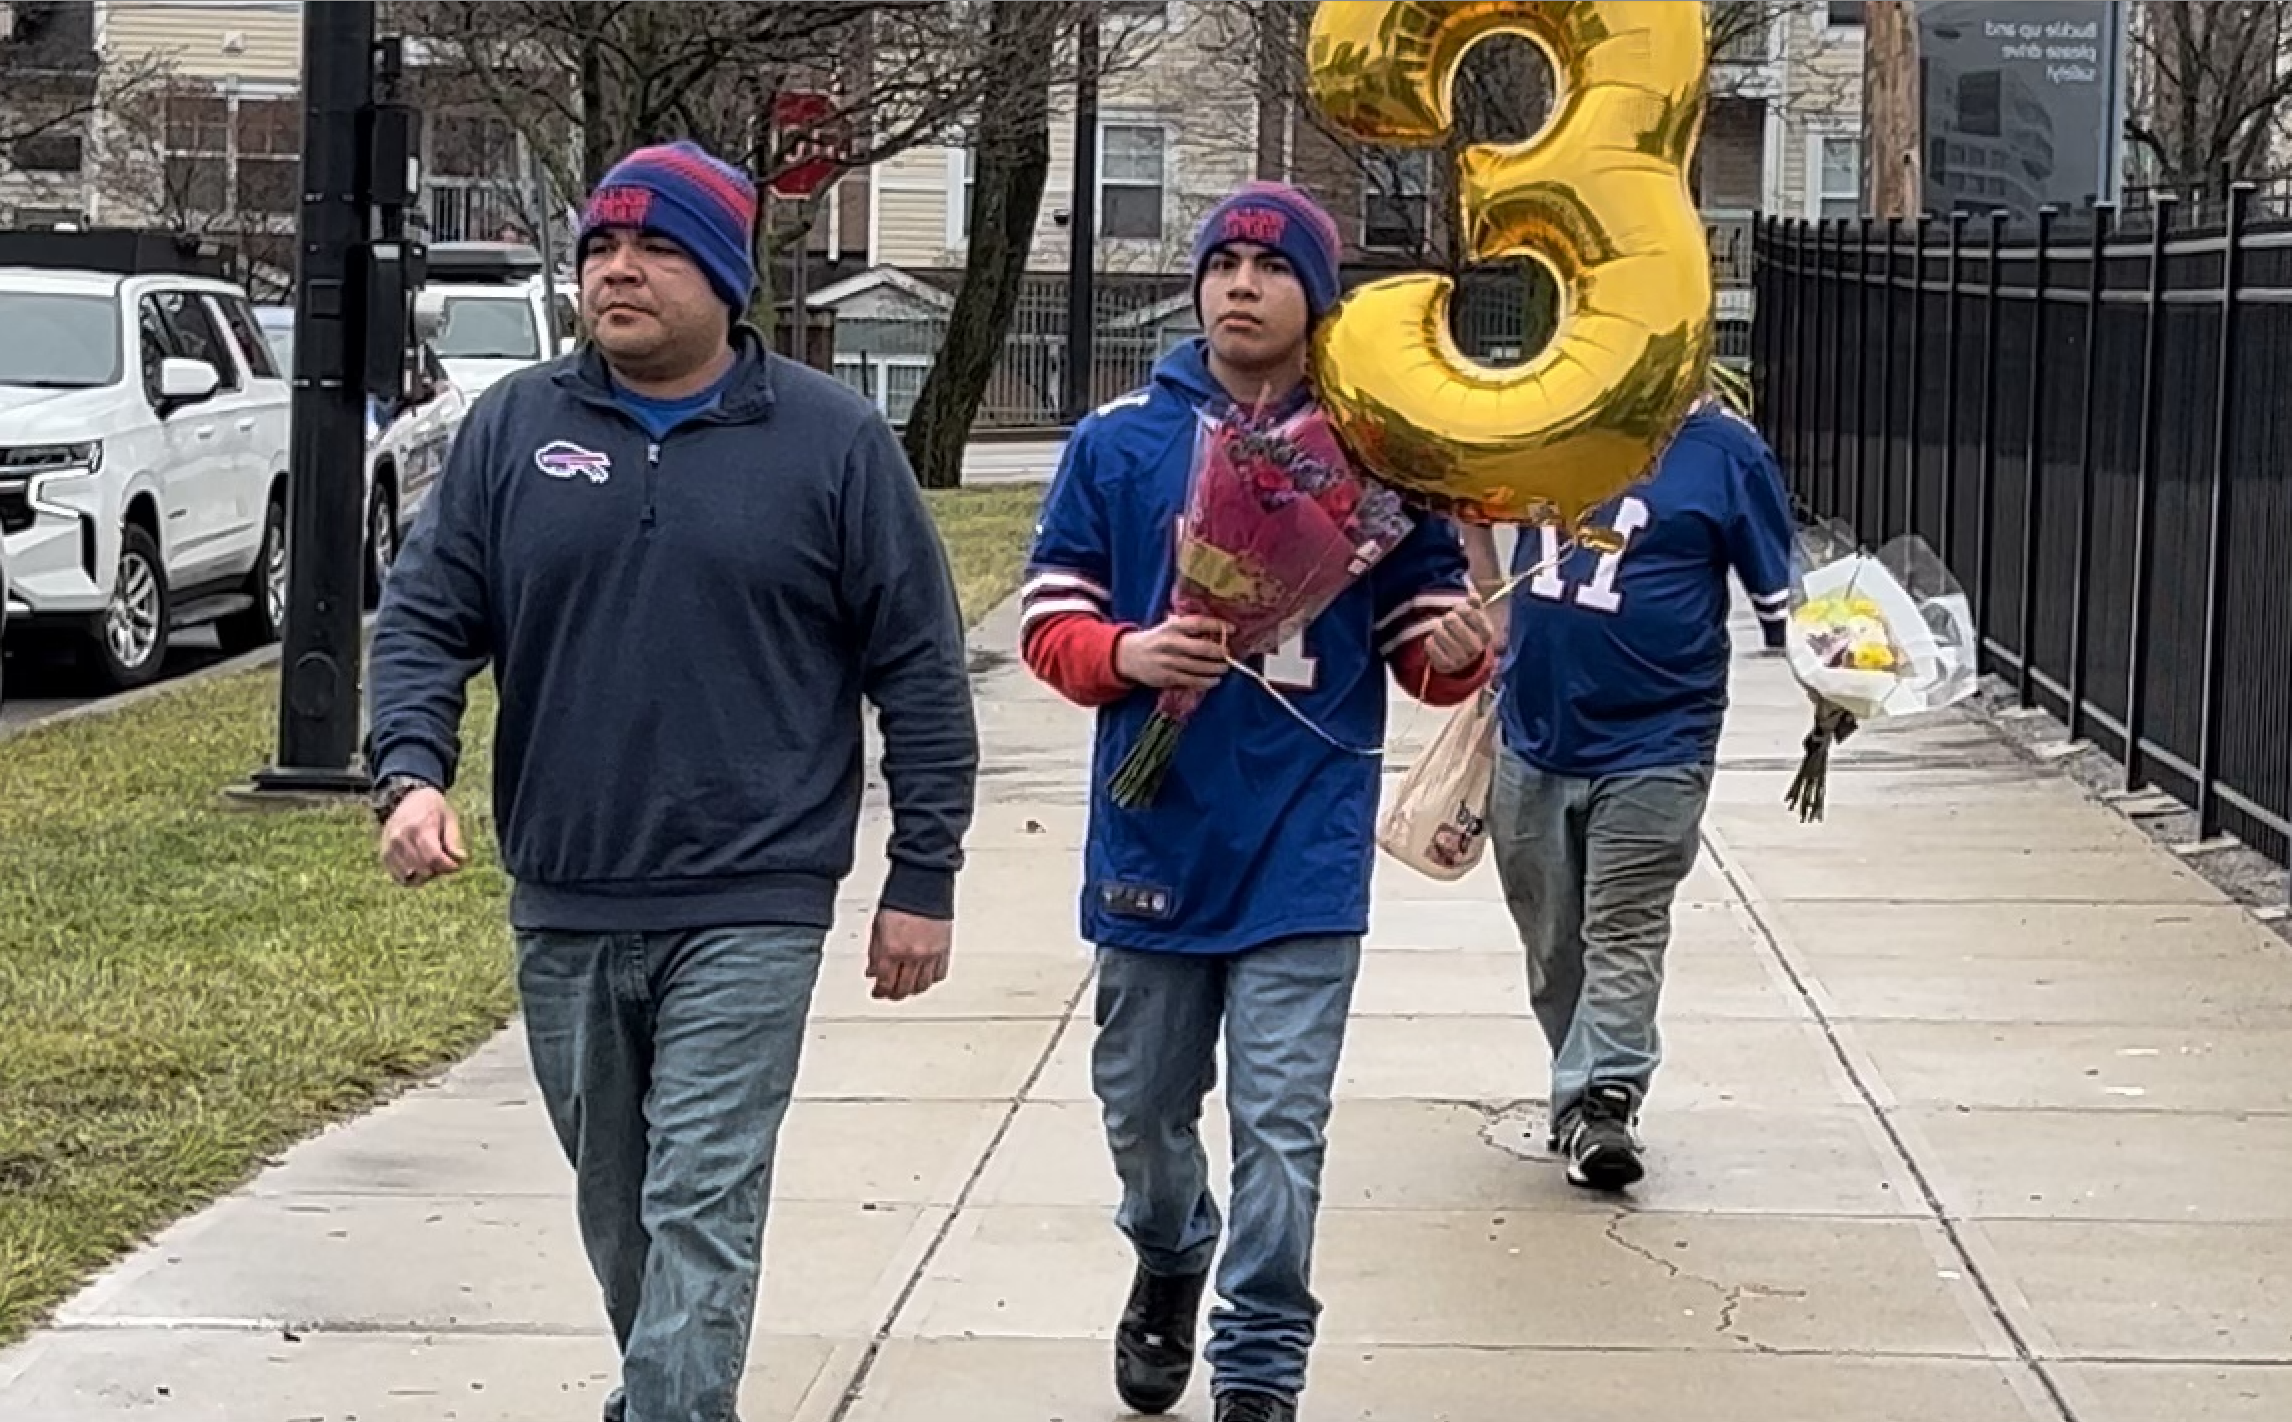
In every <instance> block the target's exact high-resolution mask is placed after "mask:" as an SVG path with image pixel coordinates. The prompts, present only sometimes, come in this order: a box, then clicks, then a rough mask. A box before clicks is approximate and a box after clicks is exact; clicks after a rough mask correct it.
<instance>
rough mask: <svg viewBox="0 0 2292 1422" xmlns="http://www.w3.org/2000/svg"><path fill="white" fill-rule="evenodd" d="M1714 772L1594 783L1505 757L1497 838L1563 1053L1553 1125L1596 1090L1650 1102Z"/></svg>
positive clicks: (1556, 1055) (1546, 1022) (1556, 1061)
mask: <svg viewBox="0 0 2292 1422" xmlns="http://www.w3.org/2000/svg"><path fill="white" fill-rule="evenodd" d="M1711 773H1712V767H1710V766H1709V765H1681V766H1667V767H1664V768H1662V769H1657V770H1647V771H1636V772H1632V773H1628V774H1622V775H1609V776H1602V777H1599V778H1597V779H1583V778H1578V777H1573V776H1565V775H1550V774H1547V773H1545V772H1544V771H1541V770H1538V769H1537V768H1536V767H1534V766H1532V765H1529V764H1528V763H1527V762H1526V761H1524V760H1522V759H1520V757H1519V756H1517V755H1514V754H1512V753H1511V752H1510V751H1506V752H1504V753H1503V754H1502V755H1500V756H1499V757H1498V759H1497V765H1496V784H1495V788H1494V791H1493V793H1492V796H1491V801H1490V816H1489V819H1490V827H1489V838H1490V841H1491V842H1492V844H1493V846H1494V848H1495V851H1496V867H1497V872H1498V875H1499V876H1500V877H1501V878H1502V880H1503V883H1504V897H1505V901H1506V903H1507V905H1508V907H1509V908H1510V909H1511V911H1512V921H1513V923H1514V924H1515V925H1516V926H1517V927H1518V929H1519V931H1520V941H1521V943H1522V945H1523V946H1524V947H1525V948H1526V950H1527V957H1528V1000H1529V1005H1530V1006H1532V1007H1533V1008H1534V1009H1535V1012H1536V1020H1537V1022H1538V1023H1540V1024H1541V1025H1542V1026H1543V1029H1544V1038H1545V1041H1546V1043H1547V1044H1548V1045H1549V1046H1550V1048H1551V1051H1552V1119H1553V1120H1554V1121H1555V1122H1556V1121H1558V1120H1560V1119H1561V1117H1563V1116H1564V1115H1566V1114H1567V1112H1568V1110H1569V1109H1570V1108H1571V1107H1573V1106H1574V1105H1575V1104H1576V1103H1577V1102H1578V1101H1579V1100H1581V1099H1582V1098H1583V1095H1584V1092H1585V1091H1586V1089H1588V1088H1589V1087H1592V1086H1607V1085H1620V1086H1623V1087H1626V1088H1628V1089H1629V1090H1630V1092H1631V1094H1632V1099H1633V1100H1634V1101H1635V1102H1636V1101H1641V1100H1645V1099H1646V1097H1647V1092H1648V1087H1649V1086H1650V1084H1651V1083H1652V1082H1653V1081H1654V1078H1655V1072H1656V1067H1657V1066H1658V1065H1659V1064H1660V1063H1661V1061H1662V1059H1663V1034H1662V1031H1661V1029H1660V1028H1659V1027H1658V1025H1657V1022H1656V1014H1657V1010H1658V1008H1659V1007H1660V1005H1661V1003H1662V998H1663V960H1664V954H1665V952H1666V951H1667V950H1668V949H1669V948H1670V945H1671V901H1672V898H1673V896H1674V895H1676V894H1677V893H1678V892H1679V885H1680V883H1681V881H1683V880H1685V879H1686V877H1687V874H1688V871H1689V870H1690V869H1693V868H1694V867H1695V858H1696V854H1697V852H1698V849H1699V846H1700V836H1701V832H1702V826H1703V809H1704V806H1705V804H1706V803H1707V802H1708V801H1709V799H1710V796H1711Z"/></svg>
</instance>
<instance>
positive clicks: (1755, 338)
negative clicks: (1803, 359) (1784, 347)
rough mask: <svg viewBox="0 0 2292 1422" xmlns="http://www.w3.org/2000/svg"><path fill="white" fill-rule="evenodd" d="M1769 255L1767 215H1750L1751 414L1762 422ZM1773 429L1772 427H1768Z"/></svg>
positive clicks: (1767, 391)
mask: <svg viewBox="0 0 2292 1422" xmlns="http://www.w3.org/2000/svg"><path fill="white" fill-rule="evenodd" d="M1769 259H1772V250H1769V245H1767V218H1765V216H1756V218H1751V417H1753V422H1765V420H1769V417H1772V413H1774V383H1772V381H1774V376H1772V372H1774V321H1776V310H1774V303H1772V300H1767V294H1769V287H1772V282H1769V266H1767V264H1769ZM1769 429H1772V427H1769Z"/></svg>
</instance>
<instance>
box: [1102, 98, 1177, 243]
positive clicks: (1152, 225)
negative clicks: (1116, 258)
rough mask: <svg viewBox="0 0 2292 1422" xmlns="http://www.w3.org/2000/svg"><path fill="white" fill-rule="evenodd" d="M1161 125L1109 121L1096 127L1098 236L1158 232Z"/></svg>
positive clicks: (1148, 235) (1134, 236) (1138, 236)
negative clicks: (1098, 127) (1097, 129)
mask: <svg viewBox="0 0 2292 1422" xmlns="http://www.w3.org/2000/svg"><path fill="white" fill-rule="evenodd" d="M1166 141H1167V140H1166V136H1165V135H1164V133H1163V131H1162V126H1161V125H1160V124H1142V123H1110V124H1105V125H1102V126H1101V127H1100V129H1099V131H1098V155H1099V156H1098V230H1099V234H1100V235H1101V236H1105V237H1117V238H1132V239H1145V240H1151V239H1156V238H1159V237H1160V236H1161V235H1162V181H1163V167H1164V163H1163V157H1164V153H1163V149H1164V145H1165V143H1166Z"/></svg>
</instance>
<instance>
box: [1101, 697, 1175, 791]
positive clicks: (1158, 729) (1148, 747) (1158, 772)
mask: <svg viewBox="0 0 2292 1422" xmlns="http://www.w3.org/2000/svg"><path fill="white" fill-rule="evenodd" d="M1177 749H1178V722H1176V721H1175V720H1173V719H1171V718H1170V717H1168V716H1165V715H1162V714H1161V713H1160V712H1156V713H1155V715H1154V718H1153V719H1152V720H1150V721H1148V722H1147V723H1146V729H1145V730H1144V731H1142V732H1140V733H1139V736H1138V743H1137V744H1136V745H1134V746H1132V747H1131V748H1130V753H1129V754H1128V755H1125V756H1124V757H1123V758H1122V763H1121V764H1120V765H1118V766H1116V767H1115V769H1114V780H1113V783H1112V784H1111V785H1110V786H1109V787H1108V791H1109V793H1110V794H1111V795H1112V796H1113V799H1114V803H1115V804H1117V805H1119V806H1121V807H1122V808H1123V809H1125V810H1136V809H1142V808H1144V807H1145V806H1147V805H1151V804H1153V803H1154V798H1155V796H1157V795H1158V794H1160V793H1161V789H1162V777H1163V775H1164V774H1165V773H1167V772H1168V770H1169V768H1170V758H1171V756H1172V755H1173V754H1175V753H1176V751H1177Z"/></svg>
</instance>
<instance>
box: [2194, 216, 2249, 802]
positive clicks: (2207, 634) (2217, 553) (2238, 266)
mask: <svg viewBox="0 0 2292 1422" xmlns="http://www.w3.org/2000/svg"><path fill="white" fill-rule="evenodd" d="M2253 187H2254V185H2253V184H2251V183H2233V184H2231V185H2230V186H2229V189H2228V246H2227V249H2226V251H2225V252H2223V254H2222V256H2221V274H2220V362H2219V368H2220V389H2219V391H2218V392H2216V396H2215V398H2214V400H2213V410H2212V507H2211V515H2212V517H2211V519H2210V520H2209V522H2208V525H2207V528H2206V531H2205V540H2204V567H2205V590H2204V701H2203V703H2202V716H2201V719H2200V721H2199V723H2198V724H2199V731H2198V734H2197V775H2196V779H2197V783H2196V816H2197V838H2198V839H2200V840H2204V839H2210V838H2212V837H2213V836H2214V835H2216V834H2218V833H2220V794H2219V791H2218V789H2217V787H2218V785H2219V783H2220V734H2221V716H2222V711H2223V709H2224V708H2223V707H2222V704H2221V703H2222V702H2223V701H2225V700H2226V699H2227V698H2226V696H2225V692H2226V687H2225V686H2223V685H2222V683H2223V681H2224V680H2225V678H2226V676H2227V666H2226V663H2227V660H2228V658H2227V656H2226V655H2225V653H2226V650H2227V649H2226V648H2225V647H2224V646H2223V645H2222V644H2223V642H2224V641H2225V639H2226V637H2227V634H2228V521H2229V519H2230V518H2231V517H2232V516H2233V510H2232V509H2231V507H2230V505H2231V502H2232V501H2231V499H2230V492H2229V479H2228V461H2229V443H2230V441H2231V440H2232V439H2233V438H2234V436H2235V420H2236V399H2235V394H2236V337H2237V330H2238V327H2239V326H2240V325H2241V324H2242V323H2240V322H2239V321H2238V320H2237V314H2238V311H2239V309H2240V304H2239V303H2238V301H2237V294H2238V291H2239V289H2240V288H2241V287H2242V286H2243V285H2244V225H2245V220H2246V218H2247V216H2248V214H2249V213H2250V211H2251V207H2252V193H2253Z"/></svg>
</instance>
